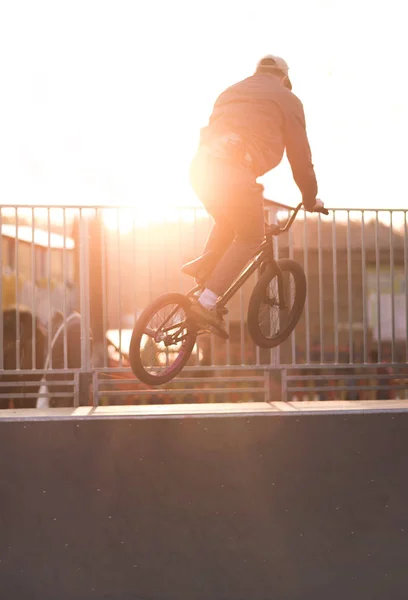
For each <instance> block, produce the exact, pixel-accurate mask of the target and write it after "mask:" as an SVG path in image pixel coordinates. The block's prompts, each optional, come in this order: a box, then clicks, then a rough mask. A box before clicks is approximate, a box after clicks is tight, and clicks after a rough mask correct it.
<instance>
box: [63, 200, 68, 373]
mask: <svg viewBox="0 0 408 600" xmlns="http://www.w3.org/2000/svg"><path fill="white" fill-rule="evenodd" d="M66 217H67V216H66V209H65V208H63V209H62V235H63V250H62V272H63V279H64V286H63V295H62V312H63V313H64V369H67V368H68V341H67V284H68V272H67V266H68V265H67V262H68V261H67V221H66Z"/></svg>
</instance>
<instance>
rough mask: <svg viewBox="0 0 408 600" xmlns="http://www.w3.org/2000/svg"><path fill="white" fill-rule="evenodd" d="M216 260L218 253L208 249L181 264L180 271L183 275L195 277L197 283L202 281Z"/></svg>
mask: <svg viewBox="0 0 408 600" xmlns="http://www.w3.org/2000/svg"><path fill="white" fill-rule="evenodd" d="M217 261H218V254H217V253H216V252H213V251H209V252H206V253H205V254H203V255H202V256H199V257H198V258H195V259H194V260H191V261H190V262H188V263H186V264H185V265H183V266H182V267H181V272H182V273H184V274H185V275H190V276H191V277H195V279H196V280H197V283H202V282H203V281H204V280H205V278H206V277H208V275H209V274H210V273H211V271H212V270H213V269H214V267H215V265H216V264H217Z"/></svg>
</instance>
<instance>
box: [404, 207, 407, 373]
mask: <svg viewBox="0 0 408 600" xmlns="http://www.w3.org/2000/svg"><path fill="white" fill-rule="evenodd" d="M404 275H405V277H404V281H405V287H404V294H405V362H407V361H408V228H407V211H406V210H405V211H404Z"/></svg>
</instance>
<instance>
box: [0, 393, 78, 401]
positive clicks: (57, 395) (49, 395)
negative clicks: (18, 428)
mask: <svg viewBox="0 0 408 600" xmlns="http://www.w3.org/2000/svg"><path fill="white" fill-rule="evenodd" d="M73 396H74V394H73V392H70V393H69V392H55V393H54V394H53V393H52V392H48V393H46V392H41V393H40V392H38V394H34V393H31V392H30V393H28V394H7V395H5V394H0V398H1V399H2V400H4V399H9V398H10V400H13V398H73Z"/></svg>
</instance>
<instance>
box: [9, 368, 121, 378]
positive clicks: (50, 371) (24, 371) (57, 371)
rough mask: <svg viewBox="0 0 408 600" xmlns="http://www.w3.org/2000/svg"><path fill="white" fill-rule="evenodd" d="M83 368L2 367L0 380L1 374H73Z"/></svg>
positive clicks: (82, 371) (81, 371)
mask: <svg viewBox="0 0 408 600" xmlns="http://www.w3.org/2000/svg"><path fill="white" fill-rule="evenodd" d="M114 370H116V369H114ZM86 372H87V371H86V370H85V369H78V368H76V369H7V370H6V369H2V370H1V371H0V381H1V377H2V376H3V375H7V376H9V375H16V376H19V375H71V374H72V375H75V374H76V373H86Z"/></svg>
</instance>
